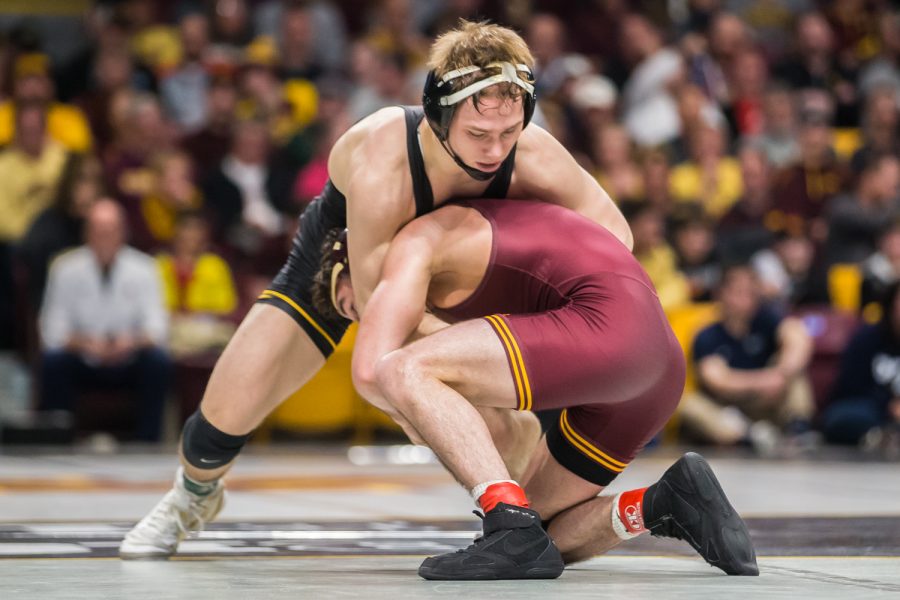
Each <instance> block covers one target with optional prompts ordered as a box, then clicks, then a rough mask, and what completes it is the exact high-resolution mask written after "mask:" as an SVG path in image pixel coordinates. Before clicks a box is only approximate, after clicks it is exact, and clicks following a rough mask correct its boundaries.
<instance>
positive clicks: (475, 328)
mask: <svg viewBox="0 0 900 600" xmlns="http://www.w3.org/2000/svg"><path fill="white" fill-rule="evenodd" d="M376 378H377V381H378V385H379V387H380V389H381V391H382V392H383V394H384V396H385V401H387V402H388V403H389V404H390V405H391V406H392V407H393V408H394V409H395V410H396V411H397V412H399V413H400V414H401V415H402V416H403V418H404V419H406V420H407V421H408V422H409V423H410V424H411V425H412V426H413V427H414V428H415V430H416V431H417V432H418V433H419V434H420V435H421V436H422V438H423V439H424V440H425V441H426V442H427V443H428V445H429V446H430V447H431V449H432V450H434V452H435V453H436V454H437V455H438V457H439V458H440V459H441V460H442V461H443V462H444V464H445V465H446V466H447V467H448V469H450V471H451V472H452V473H453V474H454V476H456V477H457V479H459V481H460V482H461V483H462V484H463V485H465V486H466V487H467V488H468V489H471V488H473V487H474V486H475V485H477V484H479V483H482V482H485V481H494V480H505V479H509V478H510V476H509V472H508V470H507V468H506V466H505V464H504V463H503V460H502V459H501V457H500V454H499V453H498V452H497V448H496V446H495V445H494V444H493V442H492V439H491V435H490V432H489V430H488V428H487V426H486V425H485V421H484V419H483V418H482V416H481V414H480V413H479V412H478V410H477V409H476V408H475V406H473V405H480V406H487V407H495V408H514V407H516V406H517V404H518V396H517V388H516V383H515V382H514V380H513V375H512V374H511V373H510V370H509V363H508V361H507V358H506V353H505V351H504V349H503V345H502V343H501V341H500V339H499V338H498V337H497V335H496V334H495V333H494V331H493V329H492V328H491V326H490V325H489V324H488V323H487V322H486V321H484V320H474V321H466V322H464V323H459V324H457V325H453V326H452V327H448V328H446V329H443V330H441V331H439V332H437V333H435V334H433V335H430V336H428V337H425V338H422V339H421V340H418V341H416V342H413V343H412V344H409V345H408V346H405V347H404V348H401V349H399V350H396V351H394V352H392V353H391V354H389V355H387V356H385V357H384V358H382V359H381V360H380V361H379V364H378V366H377V367H376Z"/></svg>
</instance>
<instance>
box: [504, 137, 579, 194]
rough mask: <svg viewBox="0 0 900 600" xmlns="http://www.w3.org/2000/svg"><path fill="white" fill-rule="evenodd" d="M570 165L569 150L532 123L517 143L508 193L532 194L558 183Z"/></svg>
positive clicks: (562, 179) (571, 162) (571, 163)
mask: <svg viewBox="0 0 900 600" xmlns="http://www.w3.org/2000/svg"><path fill="white" fill-rule="evenodd" d="M572 165H573V160H572V157H571V155H570V154H569V152H568V150H566V149H565V147H563V145H562V144H560V143H559V141H558V140H557V139H556V138H555V137H553V136H552V135H551V134H550V132H548V131H547V130H545V129H543V128H541V127H540V126H538V125H536V124H534V123H531V124H530V125H528V127H526V128H525V129H524V131H522V135H521V136H520V137H519V141H518V143H517V144H516V168H515V170H514V171H513V177H512V181H511V182H510V188H509V196H510V197H531V196H533V195H534V194H535V193H536V192H537V191H543V190H547V189H549V188H553V187H554V186H559V182H560V181H565V179H564V173H566V172H567V171H568V169H571V167H572Z"/></svg>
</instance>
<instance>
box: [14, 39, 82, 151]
mask: <svg viewBox="0 0 900 600" xmlns="http://www.w3.org/2000/svg"><path fill="white" fill-rule="evenodd" d="M49 69H50V65H49V58H48V57H47V55H46V54H37V53H26V54H22V55H20V56H18V57H17V58H16V60H15V63H14V65H13V82H12V83H13V85H12V98H11V99H9V100H4V101H3V102H0V145H3V144H8V143H9V142H11V141H12V140H13V138H14V137H15V133H16V126H17V124H18V123H19V120H18V119H17V118H16V113H17V112H18V110H19V109H20V108H21V107H22V106H40V107H42V108H43V110H44V111H45V117H44V120H45V122H46V130H47V135H49V136H50V137H51V138H52V139H53V140H54V141H56V142H57V143H59V144H60V145H62V146H63V147H64V148H65V149H67V150H71V151H72V152H86V151H87V150H89V149H90V148H91V143H92V139H91V130H90V127H89V126H88V122H87V119H86V118H85V117H84V114H83V113H82V112H81V111H80V110H79V109H78V108H77V107H74V106H70V105H68V104H63V103H61V102H56V101H55V92H54V89H53V80H52V79H50V74H49Z"/></svg>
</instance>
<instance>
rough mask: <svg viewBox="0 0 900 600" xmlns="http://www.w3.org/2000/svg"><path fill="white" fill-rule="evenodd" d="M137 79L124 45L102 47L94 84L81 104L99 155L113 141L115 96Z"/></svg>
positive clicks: (96, 62) (94, 73) (80, 99)
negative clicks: (109, 47) (112, 117)
mask: <svg viewBox="0 0 900 600" xmlns="http://www.w3.org/2000/svg"><path fill="white" fill-rule="evenodd" d="M133 78H134V65H133V63H132V62H131V56H130V55H129V54H128V52H125V51H123V50H122V49H121V48H111V49H104V50H101V51H100V52H99V53H98V54H97V55H96V58H95V62H94V67H93V78H92V79H93V85H92V86H91V88H90V89H89V90H88V91H86V92H85V93H84V94H82V95H81V97H80V98H79V99H78V101H77V103H78V106H80V107H81V109H82V110H83V111H84V114H85V115H86V116H87V120H88V123H89V124H90V128H91V133H92V134H93V136H94V140H95V142H96V146H97V150H96V151H97V154H98V155H102V153H103V152H104V151H105V149H106V147H107V145H108V144H109V143H110V142H112V140H113V135H114V131H113V124H112V121H111V120H110V116H111V112H112V102H113V98H114V97H115V96H116V94H117V93H119V92H122V91H123V90H127V89H129V88H130V86H131V84H132V79H133Z"/></svg>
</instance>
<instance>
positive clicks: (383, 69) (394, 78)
mask: <svg viewBox="0 0 900 600" xmlns="http://www.w3.org/2000/svg"><path fill="white" fill-rule="evenodd" d="M372 68H373V69H374V71H373V75H374V76H373V77H372V78H371V79H370V80H369V85H364V86H362V87H360V88H358V89H357V90H356V91H355V92H354V93H353V94H352V96H351V98H350V104H349V109H348V110H349V111H350V120H351V121H352V122H354V123H355V122H356V121H358V120H360V119H362V118H363V117H367V116H369V115H370V114H372V113H373V112H375V111H377V110H379V109H382V108H385V107H386V106H394V105H397V104H405V101H406V96H405V95H404V94H405V92H406V85H407V63H406V58H405V57H404V55H403V54H399V53H398V54H383V53H381V52H376V53H375V55H374V57H373V63H372Z"/></svg>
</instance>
